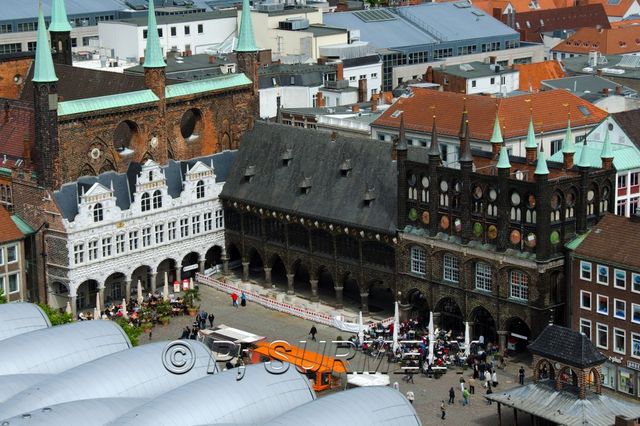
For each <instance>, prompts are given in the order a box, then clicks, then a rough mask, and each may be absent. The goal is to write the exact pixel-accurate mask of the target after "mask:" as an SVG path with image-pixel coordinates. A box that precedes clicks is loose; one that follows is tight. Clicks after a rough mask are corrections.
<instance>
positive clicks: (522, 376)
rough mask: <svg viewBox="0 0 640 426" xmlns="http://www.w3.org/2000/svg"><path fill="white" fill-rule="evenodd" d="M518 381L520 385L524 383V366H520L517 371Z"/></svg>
mask: <svg viewBox="0 0 640 426" xmlns="http://www.w3.org/2000/svg"><path fill="white" fill-rule="evenodd" d="M518 381H519V382H520V384H521V385H524V367H523V366H520V370H519V371H518Z"/></svg>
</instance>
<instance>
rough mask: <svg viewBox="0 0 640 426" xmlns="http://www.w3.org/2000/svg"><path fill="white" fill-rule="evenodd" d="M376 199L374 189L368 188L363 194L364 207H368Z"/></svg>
mask: <svg viewBox="0 0 640 426" xmlns="http://www.w3.org/2000/svg"><path fill="white" fill-rule="evenodd" d="M375 199H376V190H375V189H374V188H368V189H367V190H366V191H365V192H364V200H363V201H364V205H365V206H367V207H368V206H370V205H371V203H372V202H373V200H375Z"/></svg>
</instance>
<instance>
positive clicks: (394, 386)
mask: <svg viewBox="0 0 640 426" xmlns="http://www.w3.org/2000/svg"><path fill="white" fill-rule="evenodd" d="M393 388H394V389H395V390H397V391H398V392H400V384H399V383H398V382H393Z"/></svg>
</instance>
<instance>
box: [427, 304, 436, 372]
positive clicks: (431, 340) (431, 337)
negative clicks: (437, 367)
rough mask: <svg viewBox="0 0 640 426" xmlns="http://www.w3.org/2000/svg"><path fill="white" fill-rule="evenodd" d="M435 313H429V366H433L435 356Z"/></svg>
mask: <svg viewBox="0 0 640 426" xmlns="http://www.w3.org/2000/svg"><path fill="white" fill-rule="evenodd" d="M433 327H434V324H433V311H431V312H429V364H433V358H435V354H434V353H433V352H434V350H435V343H436V333H435V332H434V328H433Z"/></svg>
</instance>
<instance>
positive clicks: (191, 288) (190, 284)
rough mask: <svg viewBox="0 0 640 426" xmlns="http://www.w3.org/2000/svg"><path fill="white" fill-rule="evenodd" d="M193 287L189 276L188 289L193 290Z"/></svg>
mask: <svg viewBox="0 0 640 426" xmlns="http://www.w3.org/2000/svg"><path fill="white" fill-rule="evenodd" d="M194 288H195V287H194V286H193V278H189V290H193V289H194Z"/></svg>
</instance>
